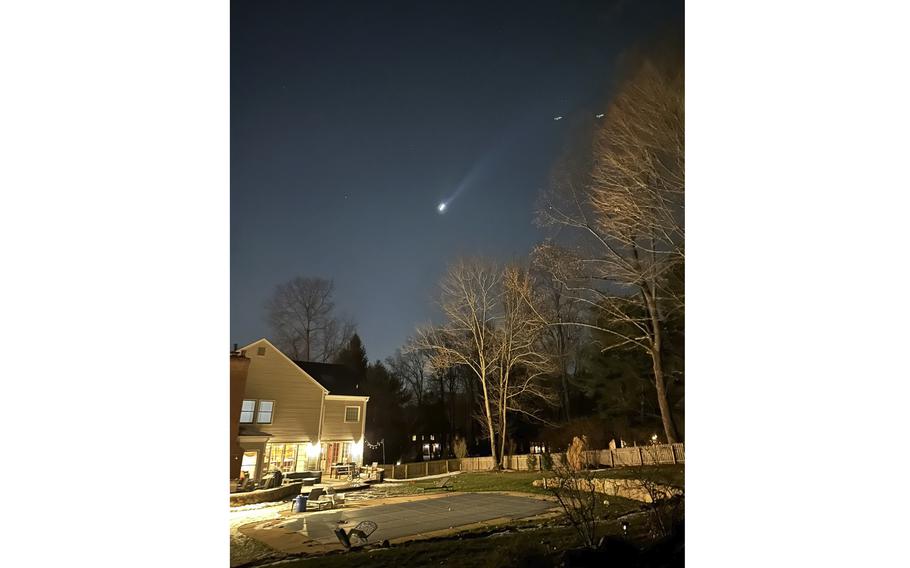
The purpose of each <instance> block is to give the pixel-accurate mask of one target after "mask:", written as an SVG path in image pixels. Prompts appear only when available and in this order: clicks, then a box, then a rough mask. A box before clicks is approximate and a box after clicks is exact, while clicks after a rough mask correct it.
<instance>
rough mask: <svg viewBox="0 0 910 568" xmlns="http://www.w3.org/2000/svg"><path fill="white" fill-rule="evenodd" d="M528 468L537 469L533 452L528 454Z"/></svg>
mask: <svg viewBox="0 0 910 568" xmlns="http://www.w3.org/2000/svg"><path fill="white" fill-rule="evenodd" d="M528 469H529V470H531V471H535V470H536V469H537V456H536V455H534V454H529V455H528Z"/></svg>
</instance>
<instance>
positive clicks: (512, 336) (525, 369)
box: [493, 266, 556, 456]
mask: <svg viewBox="0 0 910 568" xmlns="http://www.w3.org/2000/svg"><path fill="white" fill-rule="evenodd" d="M536 295H537V294H536V292H535V289H534V288H533V286H532V280H531V278H530V277H529V275H528V272H527V271H526V270H523V269H521V268H519V267H518V266H507V267H506V268H505V270H504V271H503V274H502V292H501V294H500V311H501V317H500V318H499V321H498V324H499V325H498V326H497V333H496V339H497V343H498V346H497V351H498V354H499V362H498V365H497V369H496V376H497V379H498V380H496V381H495V382H494V383H493V392H494V395H495V397H494V400H495V401H496V407H495V411H496V414H497V415H498V417H499V422H498V426H499V427H498V434H499V437H500V453H499V455H500V456H504V455H505V447H506V437H507V426H508V416H509V413H510V412H515V413H520V414H524V415H526V416H528V417H531V418H534V419H537V420H542V419H541V417H540V412H539V410H540V408H541V407H540V405H539V404H536V403H537V402H544V403H546V404H548V405H553V404H555V403H556V399H555V397H554V393H553V391H552V390H551V389H549V388H548V387H547V385H546V383H545V381H544V380H543V379H544V377H545V376H546V375H547V374H549V373H551V372H552V370H553V365H552V360H551V359H550V358H549V357H548V356H547V354H546V353H544V352H543V350H542V349H541V347H542V336H543V331H544V330H545V329H546V322H545V321H544V320H542V319H541V318H540V317H538V315H537V314H536V313H535V311H534V310H533V309H532V308H531V306H530V304H529V303H528V302H527V301H526V298H530V297H534V296H536Z"/></svg>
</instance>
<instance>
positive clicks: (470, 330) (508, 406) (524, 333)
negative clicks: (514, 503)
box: [411, 260, 553, 469]
mask: <svg viewBox="0 0 910 568" xmlns="http://www.w3.org/2000/svg"><path fill="white" fill-rule="evenodd" d="M441 287H442V299H441V302H440V306H441V308H442V311H443V314H444V315H445V317H446V323H444V324H442V325H440V326H429V327H425V328H422V329H420V330H418V335H417V338H416V340H415V342H414V345H413V346H412V347H411V349H418V348H419V349H425V350H427V351H428V352H429V353H430V354H431V361H432V365H433V367H434V368H435V369H437V370H445V369H449V368H451V367H454V366H456V365H463V366H465V367H467V368H469V369H470V370H471V372H472V373H473V375H474V376H475V378H476V379H477V384H478V385H479V386H480V391H481V394H482V397H481V409H480V412H479V413H478V420H479V421H480V422H481V424H482V425H483V426H484V428H485V430H486V435H487V437H488V438H489V440H490V453H491V454H492V456H493V463H494V464H495V465H494V467H495V468H497V469H499V468H500V467H501V466H502V461H503V456H504V454H505V448H506V437H507V432H508V417H509V414H510V413H515V412H518V413H523V414H526V415H528V416H531V417H536V416H537V412H535V407H534V405H533V403H531V400H532V399H538V400H543V401H545V402H550V403H552V402H553V397H552V395H551V393H550V392H549V391H548V390H547V389H546V387H545V385H544V384H543V381H542V380H541V378H542V377H543V376H544V375H545V374H546V373H547V372H548V371H549V370H550V366H549V360H548V359H547V357H546V356H545V355H544V354H542V353H541V352H540V350H539V347H540V333H541V330H542V329H543V327H544V322H542V321H540V320H539V319H538V318H536V316H534V314H533V311H532V310H530V309H528V307H527V303H526V302H524V301H523V299H522V295H523V294H530V293H531V292H530V279H529V278H528V276H527V273H526V272H525V271H522V270H520V269H518V268H516V267H509V268H507V269H506V270H504V271H502V272H501V271H500V270H499V269H498V268H497V267H496V266H495V265H493V264H492V263H489V262H486V261H476V260H475V261H459V262H457V263H456V264H454V265H452V266H451V267H450V269H449V272H448V274H447V276H446V277H445V278H444V279H443V282H442V286H441Z"/></svg>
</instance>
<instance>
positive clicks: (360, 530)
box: [335, 521, 377, 549]
mask: <svg viewBox="0 0 910 568" xmlns="http://www.w3.org/2000/svg"><path fill="white" fill-rule="evenodd" d="M376 526H377V525H376V523H374V522H373V521H360V522H359V523H357V526H355V527H354V528H352V529H351V530H350V531H345V530H344V529H343V528H341V527H338V528H337V529H335V536H336V537H338V540H339V541H340V542H341V544H342V546H344V547H345V548H348V549H349V548H351V547H352V546H354V545H355V544H356V545H357V546H363V545H365V544H367V541H368V539H369V537H370V535H371V534H373V533H374V532H375V531H376ZM351 537H354V538H355V539H357V540H356V542H354V541H352V540H351Z"/></svg>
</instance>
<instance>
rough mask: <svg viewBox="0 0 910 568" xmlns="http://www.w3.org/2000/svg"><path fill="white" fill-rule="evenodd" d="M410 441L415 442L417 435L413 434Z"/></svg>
mask: <svg viewBox="0 0 910 568" xmlns="http://www.w3.org/2000/svg"><path fill="white" fill-rule="evenodd" d="M411 441H412V442H416V441H417V434H414V435H413V436H411Z"/></svg>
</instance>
